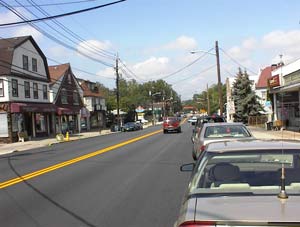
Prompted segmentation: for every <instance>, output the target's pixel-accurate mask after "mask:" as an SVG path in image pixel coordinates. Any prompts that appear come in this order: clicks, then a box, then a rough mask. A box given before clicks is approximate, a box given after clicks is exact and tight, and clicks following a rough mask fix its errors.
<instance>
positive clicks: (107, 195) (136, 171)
mask: <svg viewBox="0 0 300 227" xmlns="http://www.w3.org/2000/svg"><path fill="white" fill-rule="evenodd" d="M157 130H160V131H157ZM191 132H192V126H190V125H189V124H184V125H183V126H182V133H169V134H163V133H162V131H161V126H156V127H151V128H147V129H144V130H142V131H136V132H126V133H117V134H110V135H105V136H101V137H93V138H89V139H83V140H78V141H74V142H70V143H63V144H57V145H53V146H49V147H44V148H40V149H35V150H29V151H24V152H22V153H17V154H16V153H12V154H9V155H3V156H1V157H0V223H1V224H0V225H1V226H5V227H10V226H13V227H16V226H22V227H25V226H28V227H35V226H43V227H45V226H55V227H58V226H72V227H74V226H101V227H102V226H103V227H119V226H122V227H140V226H143V227H148V226H149V227H168V226H173V224H174V222H175V220H176V218H177V216H178V212H179V208H180V205H181V200H182V197H183V195H184V192H185V190H186V187H187V183H188V180H189V173H181V172H180V171H179V167H180V165H181V164H183V163H190V162H193V161H192V156H191V149H192V144H191V141H190V136H191ZM150 133H151V134H150ZM142 135H147V136H145V137H141V136H142ZM133 138H135V139H133Z"/></svg>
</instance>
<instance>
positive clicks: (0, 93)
mask: <svg viewBox="0 0 300 227" xmlns="http://www.w3.org/2000/svg"><path fill="white" fill-rule="evenodd" d="M0 97H4V83H3V79H0Z"/></svg>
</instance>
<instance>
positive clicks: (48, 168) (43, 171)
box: [0, 130, 161, 189]
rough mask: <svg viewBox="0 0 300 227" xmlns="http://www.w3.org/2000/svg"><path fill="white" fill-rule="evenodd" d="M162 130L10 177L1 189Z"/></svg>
mask: <svg viewBox="0 0 300 227" xmlns="http://www.w3.org/2000/svg"><path fill="white" fill-rule="evenodd" d="M160 132H161V130H157V131H154V132H152V133H149V134H146V135H143V136H139V137H136V138H133V139H130V140H127V141H125V142H122V143H118V144H115V145H112V146H109V147H106V148H103V149H101V150H98V151H94V152H92V153H89V154H86V155H83V156H79V157H77V158H74V159H70V160H68V161H65V162H61V163H58V164H55V165H52V166H49V167H46V168H44V169H40V170H37V171H34V172H32V173H28V174H25V175H23V176H20V177H16V178H13V179H10V180H7V181H4V182H1V183H0V189H2V188H7V187H9V186H12V185H14V184H17V183H20V182H23V181H25V180H28V179H31V178H34V177H37V176H40V175H43V174H45V173H48V172H51V171H54V170H57V169H60V168H63V167H66V166H69V165H72V164H74V163H77V162H80V161H83V160H85V159H88V158H91V157H94V156H97V155H100V154H103V153H106V152H108V151H111V150H115V149H117V148H119V147H123V146H126V145H128V144H131V143H134V142H136V141H139V140H142V139H145V138H147V137H150V136H153V135H156V134H158V133H160Z"/></svg>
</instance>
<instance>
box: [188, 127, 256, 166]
mask: <svg viewBox="0 0 300 227" xmlns="http://www.w3.org/2000/svg"><path fill="white" fill-rule="evenodd" d="M244 139H247V140H248V139H254V136H253V135H252V133H251V132H250V130H248V128H247V127H246V126H245V125H244V124H243V123H226V122H222V123H205V124H203V126H202V127H201V129H200V130H199V131H198V132H197V133H196V134H195V136H194V141H193V142H194V144H193V150H192V156H193V159H194V160H197V158H198V157H199V155H200V154H201V152H202V151H203V150H204V149H205V147H206V145H207V144H209V143H211V142H216V141H224V140H226V141H228V140H244Z"/></svg>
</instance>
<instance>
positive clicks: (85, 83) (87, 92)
mask: <svg viewBox="0 0 300 227" xmlns="http://www.w3.org/2000/svg"><path fill="white" fill-rule="evenodd" d="M89 83H91V82H89V81H85V80H84V81H82V83H81V85H80V86H81V88H82V90H83V96H84V97H103V95H102V93H101V91H100V90H99V88H98V87H96V88H97V89H96V90H94V91H93V90H91V89H90V88H89V86H88V84H89ZM93 84H95V83H93Z"/></svg>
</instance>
